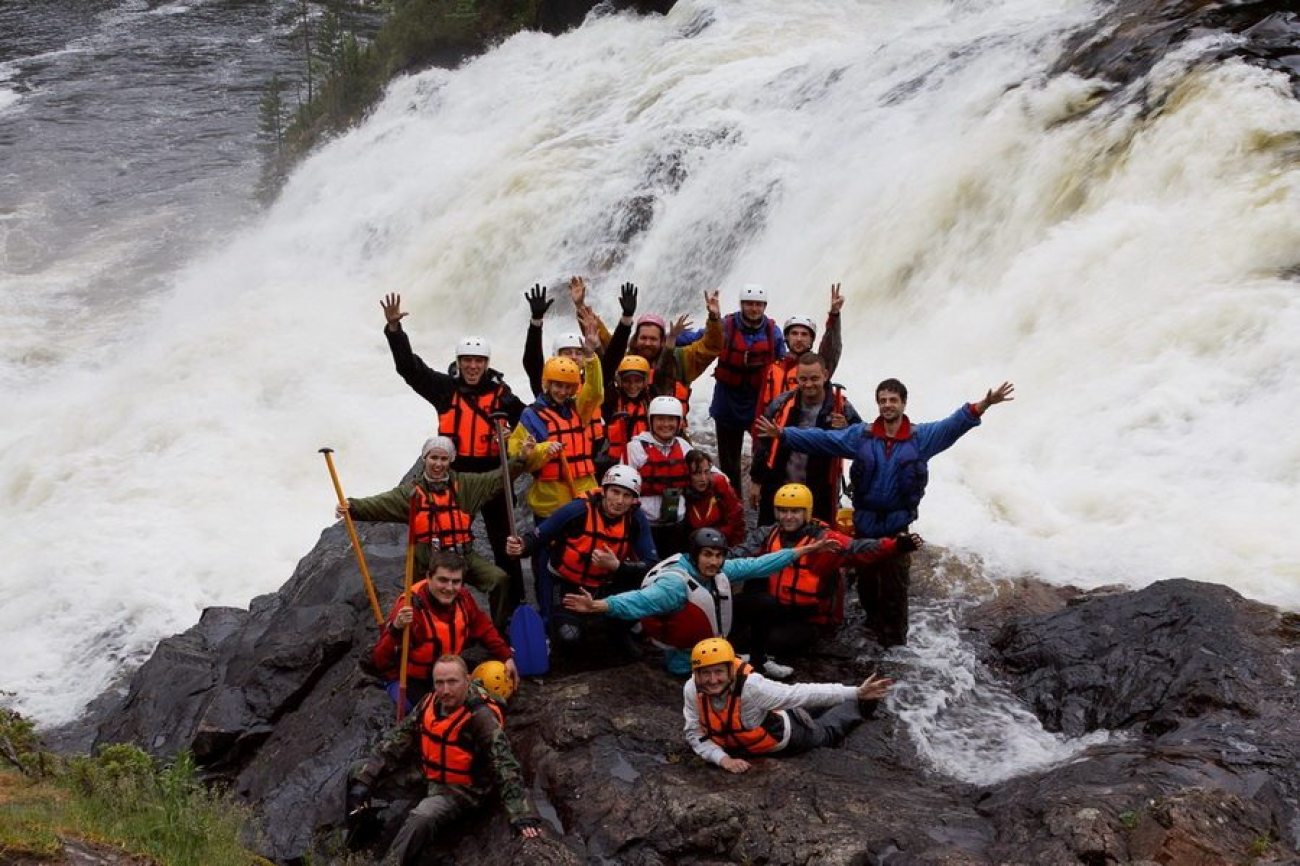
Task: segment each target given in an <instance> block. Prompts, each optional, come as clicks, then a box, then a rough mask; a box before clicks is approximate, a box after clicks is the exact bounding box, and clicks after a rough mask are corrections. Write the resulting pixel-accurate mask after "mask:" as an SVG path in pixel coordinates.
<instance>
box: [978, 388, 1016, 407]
mask: <svg viewBox="0 0 1300 866" xmlns="http://www.w3.org/2000/svg"><path fill="white" fill-rule="evenodd" d="M1014 399H1016V386H1015V385H1012V384H1011V383H1010V382H1003V383H1002V384H1001V385H999V386H997V387H996V388H990V389H989V390H988V393H987V394H985V395H984V399H983V400H980V401H979V403H977V404H976V408H977V409H978V410H979V411H980V413H981V414H982V413H983V412H985V411H986V410H987V409H988V408H989V407H990V406H996V405H997V404H999V403H1005V402H1007V401H1009V400H1014Z"/></svg>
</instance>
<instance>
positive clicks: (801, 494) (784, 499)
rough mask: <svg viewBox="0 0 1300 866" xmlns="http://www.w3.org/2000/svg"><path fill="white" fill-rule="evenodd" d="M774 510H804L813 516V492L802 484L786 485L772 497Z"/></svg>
mask: <svg viewBox="0 0 1300 866" xmlns="http://www.w3.org/2000/svg"><path fill="white" fill-rule="evenodd" d="M772 507H773V508H802V509H804V510H805V511H807V512H808V513H809V514H812V507H813V501H812V491H811V490H809V489H808V488H807V487H806V486H804V485H802V484H785V485H782V486H781V489H780V490H778V491H776V496H773V497H772Z"/></svg>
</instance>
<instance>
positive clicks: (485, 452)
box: [438, 385, 505, 457]
mask: <svg viewBox="0 0 1300 866" xmlns="http://www.w3.org/2000/svg"><path fill="white" fill-rule="evenodd" d="M504 388H505V386H503V385H496V386H494V387H492V388H489V389H487V390H486V391H483V392H482V393H479V394H464V393H462V392H461V391H460V389H457V390H456V391H455V392H454V393H453V394H452V395H451V406H450V407H449V408H448V409H447V411H446V412H443V413H441V414H440V415H439V416H438V432H439V433H440V434H442V435H443V436H448V437H450V438H451V441H453V442H455V443H456V456H457V457H496V456H498V455H499V454H500V453H501V452H500V451H499V450H498V449H497V431H496V427H495V422H494V421H493V420H492V417H491V416H492V413H493V412H496V411H497V410H498V409H499V408H500V406H501V392H502V391H503V390H504Z"/></svg>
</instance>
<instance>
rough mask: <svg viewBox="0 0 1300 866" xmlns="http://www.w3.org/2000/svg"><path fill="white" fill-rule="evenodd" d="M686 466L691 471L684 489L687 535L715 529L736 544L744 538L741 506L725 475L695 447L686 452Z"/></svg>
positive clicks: (743, 512)
mask: <svg viewBox="0 0 1300 866" xmlns="http://www.w3.org/2000/svg"><path fill="white" fill-rule="evenodd" d="M686 467H687V468H688V469H690V471H691V482H690V485H689V486H688V487H687V488H686V526H687V532H688V533H689V532H694V531H695V530H697V529H716V530H718V531H719V532H721V533H722V534H723V535H724V536H726V538H727V543H728V544H739V543H740V542H741V541H743V540H744V539H745V504H744V503H743V502H741V501H740V497H739V496H737V495H736V491H735V490H733V489H732V488H731V482H730V481H728V480H727V476H725V475H723V474H722V473H721V472H720V471H718V469H717V467H715V466H714V465H713V458H712V457H710V456H709V454H708V452H706V451H701V450H699V449H698V448H694V449H691V450H690V451H688V452H687V454H686Z"/></svg>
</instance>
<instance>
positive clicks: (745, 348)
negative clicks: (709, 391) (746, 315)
mask: <svg viewBox="0 0 1300 866" xmlns="http://www.w3.org/2000/svg"><path fill="white" fill-rule="evenodd" d="M739 319H740V314H739V313H729V314H727V318H726V319H725V320H724V321H723V323H722V331H723V340H722V354H720V355H718V366H717V369H715V370H714V371H713V378H714V379H716V380H717V381H718V384H719V385H723V386H725V387H728V388H741V387H749V388H752V389H754V390H755V391H757V390H758V389H759V387H760V386H761V385H762V384H763V373H764V371H765V370H767V366H768V365H769V364H771V363H772V362H773V361H775V360H776V323H775V322H773V321H772V320H771V319H770V318H768V317H767V316H764V317H763V324H762V325H760V326H759V336H758V339H756V340H755V341H754V342H753V343H749V342H747V341H746V340H745V334H744V332H743V329H742V328H741V326H740V322H739Z"/></svg>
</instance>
